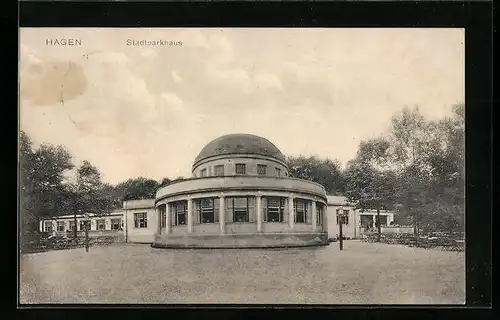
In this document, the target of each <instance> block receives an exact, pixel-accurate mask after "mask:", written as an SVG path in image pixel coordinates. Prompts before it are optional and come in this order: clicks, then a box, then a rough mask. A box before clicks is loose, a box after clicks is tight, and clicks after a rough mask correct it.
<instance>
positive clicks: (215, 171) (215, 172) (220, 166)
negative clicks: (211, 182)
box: [214, 164, 224, 177]
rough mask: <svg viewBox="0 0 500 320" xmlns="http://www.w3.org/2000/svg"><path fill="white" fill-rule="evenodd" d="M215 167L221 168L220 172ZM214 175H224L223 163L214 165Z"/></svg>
mask: <svg viewBox="0 0 500 320" xmlns="http://www.w3.org/2000/svg"><path fill="white" fill-rule="evenodd" d="M217 169H222V170H221V171H220V172H217ZM214 176H216V177H223V176H224V165H223V164H218V165H215V166H214Z"/></svg>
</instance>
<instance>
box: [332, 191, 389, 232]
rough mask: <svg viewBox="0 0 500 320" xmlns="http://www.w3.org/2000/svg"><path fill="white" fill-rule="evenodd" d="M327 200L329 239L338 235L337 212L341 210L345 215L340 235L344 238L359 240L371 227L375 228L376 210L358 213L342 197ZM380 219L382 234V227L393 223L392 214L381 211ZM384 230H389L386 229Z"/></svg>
mask: <svg viewBox="0 0 500 320" xmlns="http://www.w3.org/2000/svg"><path fill="white" fill-rule="evenodd" d="M327 200H328V213H327V215H328V237H329V238H337V237H338V236H339V234H340V230H339V224H338V222H339V221H338V218H337V210H343V211H344V214H345V215H346V218H345V220H344V222H345V224H343V225H342V234H343V235H344V237H346V238H351V239H357V238H361V236H362V235H363V234H364V233H365V232H366V231H368V230H369V229H370V228H371V227H373V228H375V221H376V219H377V218H376V217H377V210H365V211H364V212H360V211H359V210H356V209H354V205H353V204H352V203H349V202H348V201H347V198H346V197H342V196H327ZM380 218H381V222H382V225H381V226H382V232H384V231H385V230H384V228H383V227H384V226H389V225H390V223H391V222H393V221H394V212H391V211H385V210H381V211H380ZM371 221H373V224H370V222H371ZM386 230H389V228H386ZM391 230H392V229H391ZM388 232H390V231H388Z"/></svg>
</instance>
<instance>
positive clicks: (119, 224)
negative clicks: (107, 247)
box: [110, 218, 122, 231]
mask: <svg viewBox="0 0 500 320" xmlns="http://www.w3.org/2000/svg"><path fill="white" fill-rule="evenodd" d="M116 221H118V228H116V229H115V228H114V227H113V226H114V225H116V223H115V222H116ZM110 224H111V230H113V231H117V230H120V229H121V228H122V219H121V218H114V219H113V218H112V219H111V221H110Z"/></svg>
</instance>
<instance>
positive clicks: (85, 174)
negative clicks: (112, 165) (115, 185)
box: [75, 160, 113, 215]
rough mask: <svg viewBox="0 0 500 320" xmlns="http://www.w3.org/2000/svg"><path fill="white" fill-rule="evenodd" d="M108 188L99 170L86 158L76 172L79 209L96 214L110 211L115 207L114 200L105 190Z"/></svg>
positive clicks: (77, 205)
mask: <svg viewBox="0 0 500 320" xmlns="http://www.w3.org/2000/svg"><path fill="white" fill-rule="evenodd" d="M106 188H108V190H109V187H108V186H107V185H106V184H105V183H103V182H102V180H101V173H100V172H99V170H98V169H97V168H96V167H95V166H94V165H92V164H91V163H90V162H89V161H87V160H84V161H83V163H82V164H81V165H80V167H79V168H78V170H77V173H76V193H77V203H76V207H77V208H78V211H80V212H81V213H87V212H88V213H94V214H96V215H104V214H107V213H109V212H110V210H111V209H112V208H113V201H112V199H111V198H110V197H109V194H107V193H106V192H105V191H106ZM75 214H76V213H75Z"/></svg>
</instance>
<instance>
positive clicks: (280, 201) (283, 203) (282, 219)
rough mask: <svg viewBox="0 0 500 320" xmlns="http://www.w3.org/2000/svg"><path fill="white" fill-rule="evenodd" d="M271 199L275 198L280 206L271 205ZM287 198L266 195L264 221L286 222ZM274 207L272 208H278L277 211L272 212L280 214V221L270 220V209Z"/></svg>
mask: <svg viewBox="0 0 500 320" xmlns="http://www.w3.org/2000/svg"><path fill="white" fill-rule="evenodd" d="M269 200H274V201H276V200H277V201H278V207H270V206H269ZM286 200H287V199H286V198H283V197H265V203H266V205H265V207H264V210H265V212H264V213H265V214H264V217H263V218H264V219H263V221H264V222H268V223H283V222H286V221H285V206H286ZM270 208H272V209H277V212H272V214H278V221H270V220H271V219H269V213H270V212H269V209H270Z"/></svg>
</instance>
